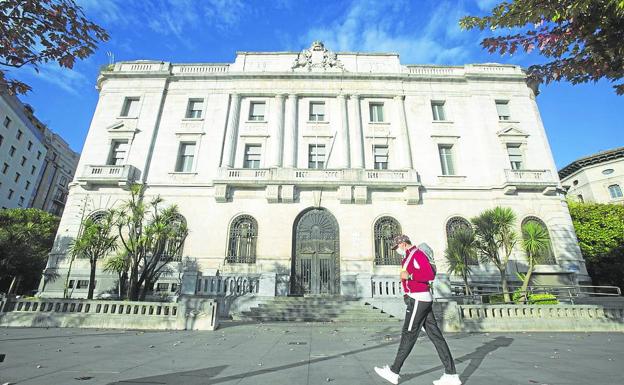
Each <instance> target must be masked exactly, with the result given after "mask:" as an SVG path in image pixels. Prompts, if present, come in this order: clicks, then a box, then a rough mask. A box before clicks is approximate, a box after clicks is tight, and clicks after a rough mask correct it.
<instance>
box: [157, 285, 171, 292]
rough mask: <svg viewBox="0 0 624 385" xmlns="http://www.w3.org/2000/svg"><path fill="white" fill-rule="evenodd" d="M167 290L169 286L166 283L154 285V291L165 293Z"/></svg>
mask: <svg viewBox="0 0 624 385" xmlns="http://www.w3.org/2000/svg"><path fill="white" fill-rule="evenodd" d="M167 290H169V284H168V283H157V284H156V291H167Z"/></svg>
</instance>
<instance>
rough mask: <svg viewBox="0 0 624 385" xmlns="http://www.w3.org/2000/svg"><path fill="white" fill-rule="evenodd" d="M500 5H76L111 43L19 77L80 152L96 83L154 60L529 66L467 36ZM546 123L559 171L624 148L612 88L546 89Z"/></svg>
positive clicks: (405, 1)
mask: <svg viewBox="0 0 624 385" xmlns="http://www.w3.org/2000/svg"><path fill="white" fill-rule="evenodd" d="M496 1H497V0H460V1H450V0H448V1H447V0H440V1H436V0H412V1H409V0H379V1H359V0H344V1H340V0H248V1H242V0H77V2H78V3H79V4H80V5H82V6H83V8H84V9H85V12H86V13H87V16H88V17H89V18H90V19H91V20H93V21H95V22H97V23H98V24H100V25H101V26H103V27H104V28H105V29H106V30H107V31H108V32H109V34H110V35H111V39H110V41H109V42H107V43H104V44H101V45H100V48H99V49H98V51H97V52H96V53H95V54H94V55H93V56H91V57H89V58H88V59H86V60H83V61H81V62H79V63H78V64H77V65H76V66H75V67H74V69H73V70H66V69H61V68H59V67H58V66H56V65H52V64H49V65H44V66H42V67H41V69H40V72H39V73H35V72H34V71H33V70H32V69H21V70H19V71H18V72H13V74H14V75H16V76H18V77H19V78H20V79H22V80H25V81H27V82H28V83H29V84H30V85H31V86H32V87H33V91H32V92H31V93H30V94H28V95H27V96H25V97H23V98H22V99H23V100H24V101H25V102H27V103H30V104H31V105H32V106H33V107H34V108H35V111H36V114H37V116H38V117H39V118H40V119H41V120H42V121H43V122H45V123H47V124H48V125H49V126H50V127H51V128H52V129H53V130H55V131H56V132H58V133H59V134H61V135H62V136H63V137H64V138H65V140H67V142H68V143H69V144H70V146H71V147H72V148H73V149H74V150H76V151H80V150H81V149H82V146H83V143H84V139H85V137H86V134H87V130H88V129H89V125H90V122H91V117H92V114H93V111H94V109H95V105H96V103H97V98H98V93H97V91H96V89H95V80H96V78H97V74H98V71H99V68H100V66H101V65H103V64H107V63H108V60H109V59H108V56H107V52H113V53H114V57H115V60H116V61H122V60H136V59H155V60H164V61H171V62H232V61H233V60H234V56H235V52H236V51H299V50H301V49H303V48H307V47H309V45H310V43H311V42H312V41H313V40H317V39H318V40H323V41H324V42H325V45H326V47H327V48H329V49H330V50H333V51H372V52H397V53H399V54H400V55H401V62H402V63H403V64H448V65H461V64H465V63H479V62H499V63H512V64H519V65H522V66H528V65H530V64H532V63H534V62H536V61H543V60H544V59H543V58H541V57H539V56H538V55H535V54H531V55H526V54H522V53H520V54H516V55H514V56H513V57H509V56H505V57H500V56H498V55H490V54H488V53H487V52H486V51H485V50H483V49H482V48H481V47H480V46H479V42H480V40H481V38H482V37H483V36H486V35H487V34H488V33H489V32H487V31H486V32H480V31H470V32H466V31H462V30H461V29H460V28H459V26H458V20H459V19H460V17H462V16H464V15H468V14H484V13H485V12H487V11H488V10H489V9H491V7H492V6H493V5H494V4H495V3H496ZM538 104H539V107H540V111H541V114H542V119H543V121H544V125H545V127H546V131H547V133H548V137H549V140H550V144H551V147H552V150H553V153H554V157H555V161H556V163H557V166H558V167H559V168H561V167H563V166H565V165H566V164H568V163H569V162H571V161H573V160H575V159H577V158H579V157H581V156H585V155H589V154H592V153H594V152H597V151H601V150H606V149H610V148H614V147H619V146H624V123H622V122H623V119H622V113H623V112H624V96H617V95H615V93H614V92H613V90H612V88H611V85H610V84H609V83H607V82H599V83H597V84H585V85H576V86H572V85H570V84H568V83H554V84H551V85H547V86H542V88H541V94H540V95H539V97H538Z"/></svg>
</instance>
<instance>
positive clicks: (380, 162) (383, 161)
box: [373, 146, 388, 170]
mask: <svg viewBox="0 0 624 385" xmlns="http://www.w3.org/2000/svg"><path fill="white" fill-rule="evenodd" d="M373 157H374V158H375V170H387V169H388V146H373Z"/></svg>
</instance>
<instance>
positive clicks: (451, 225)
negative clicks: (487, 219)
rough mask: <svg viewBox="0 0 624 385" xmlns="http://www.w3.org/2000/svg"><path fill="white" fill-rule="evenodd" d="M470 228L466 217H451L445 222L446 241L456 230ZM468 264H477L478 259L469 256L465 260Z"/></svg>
mask: <svg viewBox="0 0 624 385" xmlns="http://www.w3.org/2000/svg"><path fill="white" fill-rule="evenodd" d="M460 229H464V230H472V225H471V224H470V222H468V220H467V219H466V218H462V217H453V218H451V219H449V220H448V221H447V222H446V241H447V243H448V240H449V238H450V237H451V236H452V235H453V233H455V232H456V231H457V230H460ZM467 262H468V264H469V265H478V264H479V260H478V259H477V258H472V257H469V258H468V260H467Z"/></svg>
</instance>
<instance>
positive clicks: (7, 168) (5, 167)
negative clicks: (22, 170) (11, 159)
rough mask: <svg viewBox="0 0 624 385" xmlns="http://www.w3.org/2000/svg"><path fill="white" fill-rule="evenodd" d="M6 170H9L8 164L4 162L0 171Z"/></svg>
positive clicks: (4, 172) (5, 171)
mask: <svg viewBox="0 0 624 385" xmlns="http://www.w3.org/2000/svg"><path fill="white" fill-rule="evenodd" d="M8 170H9V165H8V164H7V163H5V164H4V166H2V173H3V174H6V173H7V171H8Z"/></svg>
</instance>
